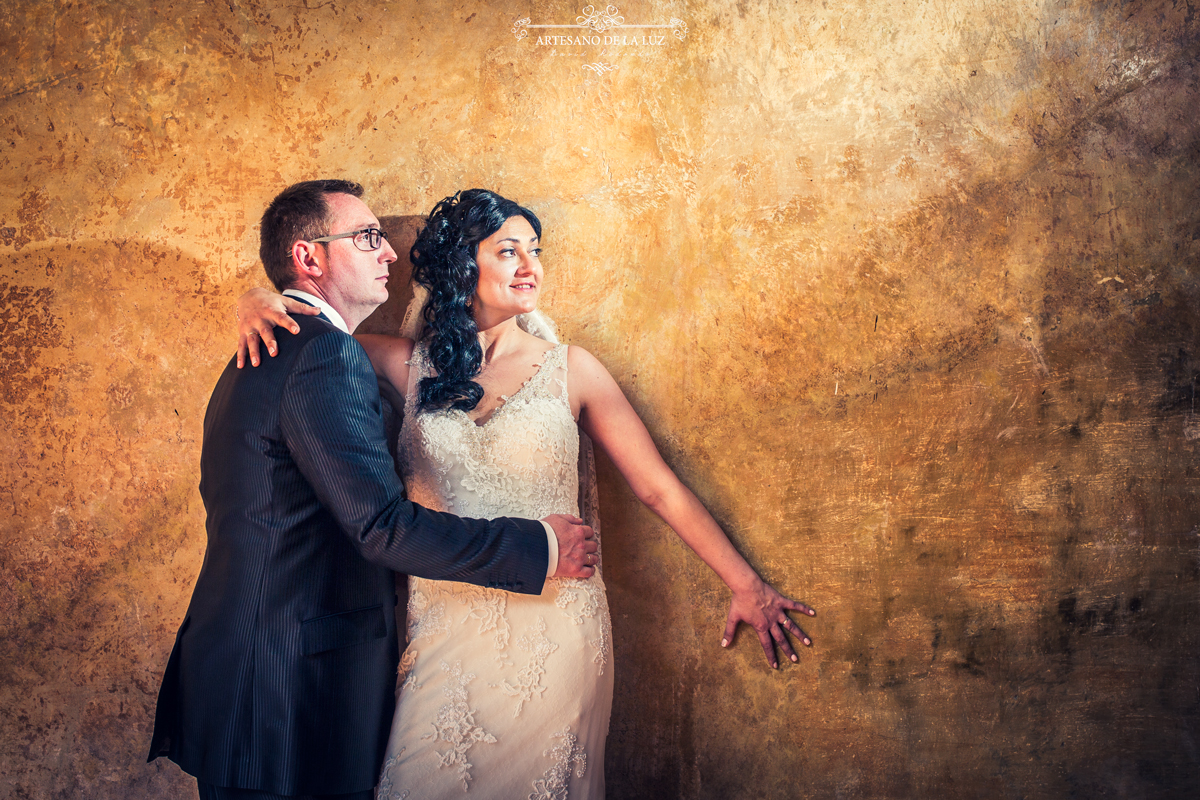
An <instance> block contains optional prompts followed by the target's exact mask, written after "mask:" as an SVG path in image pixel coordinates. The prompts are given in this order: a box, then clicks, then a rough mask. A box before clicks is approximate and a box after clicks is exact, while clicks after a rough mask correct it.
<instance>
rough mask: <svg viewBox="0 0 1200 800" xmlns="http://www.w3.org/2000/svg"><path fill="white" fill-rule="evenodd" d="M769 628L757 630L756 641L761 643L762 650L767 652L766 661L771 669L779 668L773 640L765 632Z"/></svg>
mask: <svg viewBox="0 0 1200 800" xmlns="http://www.w3.org/2000/svg"><path fill="white" fill-rule="evenodd" d="M772 627H774V626H772ZM769 630H770V628H768V629H767V630H761V631H759V632H758V641H759V642H761V643H762V646H763V652H764V653H766V654H767V663H769V664H770V665H771V669H779V658H778V657H777V656H776V655H775V640H774V639H772V638H771V634H770V633H768V632H767V631H769Z"/></svg>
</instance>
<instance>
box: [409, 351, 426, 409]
mask: <svg viewBox="0 0 1200 800" xmlns="http://www.w3.org/2000/svg"><path fill="white" fill-rule="evenodd" d="M428 374H429V350H428V348H427V347H426V346H425V343H424V342H417V343H416V344H415V345H414V346H413V351H412V355H411V356H409V357H408V386H406V387H404V407H405V408H406V409H415V408H416V407H417V386H418V385H420V383H421V379H422V378H424V377H425V376H427V375H428Z"/></svg>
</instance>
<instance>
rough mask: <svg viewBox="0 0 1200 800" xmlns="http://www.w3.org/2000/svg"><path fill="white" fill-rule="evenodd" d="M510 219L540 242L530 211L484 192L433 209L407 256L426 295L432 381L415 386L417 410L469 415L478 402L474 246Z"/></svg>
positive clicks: (472, 192)
mask: <svg viewBox="0 0 1200 800" xmlns="http://www.w3.org/2000/svg"><path fill="white" fill-rule="evenodd" d="M512 217H524V218H525V219H526V220H527V221H528V222H529V224H530V226H532V227H533V230H534V233H536V234H537V236H538V238H539V239H540V238H541V236H542V223H541V221H540V220H538V218H537V215H536V214H534V213H533V212H532V211H530V210H529V209H527V208H524V207H522V206H519V205H517V204H516V203H514V202H513V201H512V200H508V199H506V198H503V197H501V196H500V195H498V194H496V193H495V192H489V191H488V190H486V189H468V190H466V191H463V192H458V193H456V194H454V195H452V196H450V197H447V198H446V199H444V200H442V201H441V202H440V203H438V204H437V205H436V206H434V207H433V211H431V212H429V217H428V218H427V219H426V220H425V227H424V228H422V229H421V232H420V233H419V234H418V235H417V241H416V242H415V243H414V244H413V246H412V249H410V250H409V252H408V257H409V259H411V261H412V263H413V272H412V275H413V280H415V281H416V282H417V283H419V284H421V285H422V286H424V287H425V288H426V289H428V290H429V300H428V302H427V303H426V304H425V311H424V319H425V327H424V329H423V330H422V332H421V335H420V337H419V338H420V339H421V340H422V341H425V342H427V343H428V348H429V360H430V363H431V364H432V365H433V369H434V371H435V372H436V375H433V376H430V377H427V378H422V379H421V383H420V385H419V386H418V393H419V394H418V397H419V400H420V407H421V408H422V409H438V408H457V409H460V410H462V411H470V410H471V409H473V408H475V406H476V405H478V404H479V401H480V400H481V399H483V387H482V386H480V385H479V384H478V383H476V382H475V381H474V380H472V379H473V378H474V377H475V376H476V375H478V374H479V371H480V369H481V368H482V367H483V349H482V348H481V347H480V346H479V335H478V334H479V329H478V328H477V327H476V325H475V317H474V316H473V315H472V313H471V298H472V297H473V296H474V295H475V289H476V287H477V286H478V284H479V265H478V264H476V263H475V255H476V253H477V252H478V249H479V243H480V242H482V241H483V240H484V239H486V238H488V237H489V236H491V235H492V234H493V233H495V232H496V231H498V230H500V227H501V226H502V225H504V223H505V221H507V220H508V219H510V218H512Z"/></svg>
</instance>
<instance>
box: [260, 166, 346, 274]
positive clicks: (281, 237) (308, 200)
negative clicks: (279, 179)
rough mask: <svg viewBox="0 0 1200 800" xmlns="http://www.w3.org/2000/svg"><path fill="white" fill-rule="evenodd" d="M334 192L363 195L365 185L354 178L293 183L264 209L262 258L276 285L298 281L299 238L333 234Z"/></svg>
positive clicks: (311, 238) (304, 239)
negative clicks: (294, 258) (331, 198)
mask: <svg viewBox="0 0 1200 800" xmlns="http://www.w3.org/2000/svg"><path fill="white" fill-rule="evenodd" d="M331 194H348V195H351V196H353V197H362V194H363V187H362V186H360V185H359V184H357V183H355V182H354V181H343V180H324V181H303V182H302V183H293V184H292V185H291V186H289V187H287V188H286V189H284V190H283V191H282V192H280V193H279V195H278V196H276V198H275V199H274V200H272V201H271V205H269V206H267V210H266V211H264V212H263V216H262V224H261V225H260V226H259V228H260V229H259V235H258V236H259V239H258V242H259V244H258V257H259V258H261V259H262V262H263V269H265V270H266V271H267V277H268V278H270V279H271V283H273V284H275V288H276V289H278V290H279V291H281V292H282V291H283V290H284V289H286V288H288V287H289V286H291V285H292V283H293V282H295V280H296V271H295V270H294V269H293V268H292V245H293V244H295V243H296V242H298V241H302V242H311V241H312V240H313V239H319V238H320V237H322V236H328V235H329V234H331V233H343V232H344V231H328V230H325V228H326V227H327V226H328V223H329V204H328V203H327V202H326V200H325V198H326V196H328V195H331Z"/></svg>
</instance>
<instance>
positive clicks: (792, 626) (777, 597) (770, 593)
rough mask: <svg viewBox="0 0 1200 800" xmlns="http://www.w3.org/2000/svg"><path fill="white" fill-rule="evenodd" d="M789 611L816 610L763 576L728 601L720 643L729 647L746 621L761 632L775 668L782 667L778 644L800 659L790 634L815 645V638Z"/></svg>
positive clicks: (808, 644) (764, 648) (769, 661)
mask: <svg viewBox="0 0 1200 800" xmlns="http://www.w3.org/2000/svg"><path fill="white" fill-rule="evenodd" d="M789 611H798V612H800V613H801V614H806V615H808V616H810V617H814V616H816V614H817V612H816V611H814V610H813V609H812V608H810V607H809V606H806V605H805V604H804V603H801V602H799V601H796V600H792V599H790V598H787V597H784V596H783V595H781V594H780V593H779V592H777V591H775V589H774V588H773V587H772V586H771V585H770V584H769V583H766V582H764V581H763V580H761V579H758V580H756V581H755V582H754V583H753V584H752V585H750V586H748V587H747V588H745V589H742V590H740V591H734V593H733V599H732V600H731V601H730V602H729V616H728V618H726V620H725V637H724V638H723V639H722V640H721V646H722V647H729V646H730V645H731V644H733V637H734V634H735V633H736V631H737V627H738V625H739V624H740V623H742V622H744V623H746V624H747V625H749V626H750V627H751V628H753V629H754V632H755V633H757V634H758V641H759V642H760V643H761V644H762V648H763V652H765V653H766V654H767V662H768V663H770V665H771V668H772V669H778V668H779V659H778V658H777V657H776V655H775V648H776V647H777V646H778V648H779V649H780V650H782V651H783V652H784V655H786V656H787V657H788V658H790V659H791V660H792V661H799V660H800V659H799V657H798V656H797V655H796V651H795V650H794V649H793V648H792V643H791V641H790V640H789V639H788V634H791V635H792V636H794V637H796V638H797V639H799V640H800V641H801V642H803V643H804V645H805V646H806V647H811V646H812V639H810V638H809V637H808V634H807V633H805V632H804V631H803V630H802V629H801V628H800V626H799V625H797V624H796V623H795V622H794V621H793V620H792V618H791V617H789V616H788V613H787V612H789Z"/></svg>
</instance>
